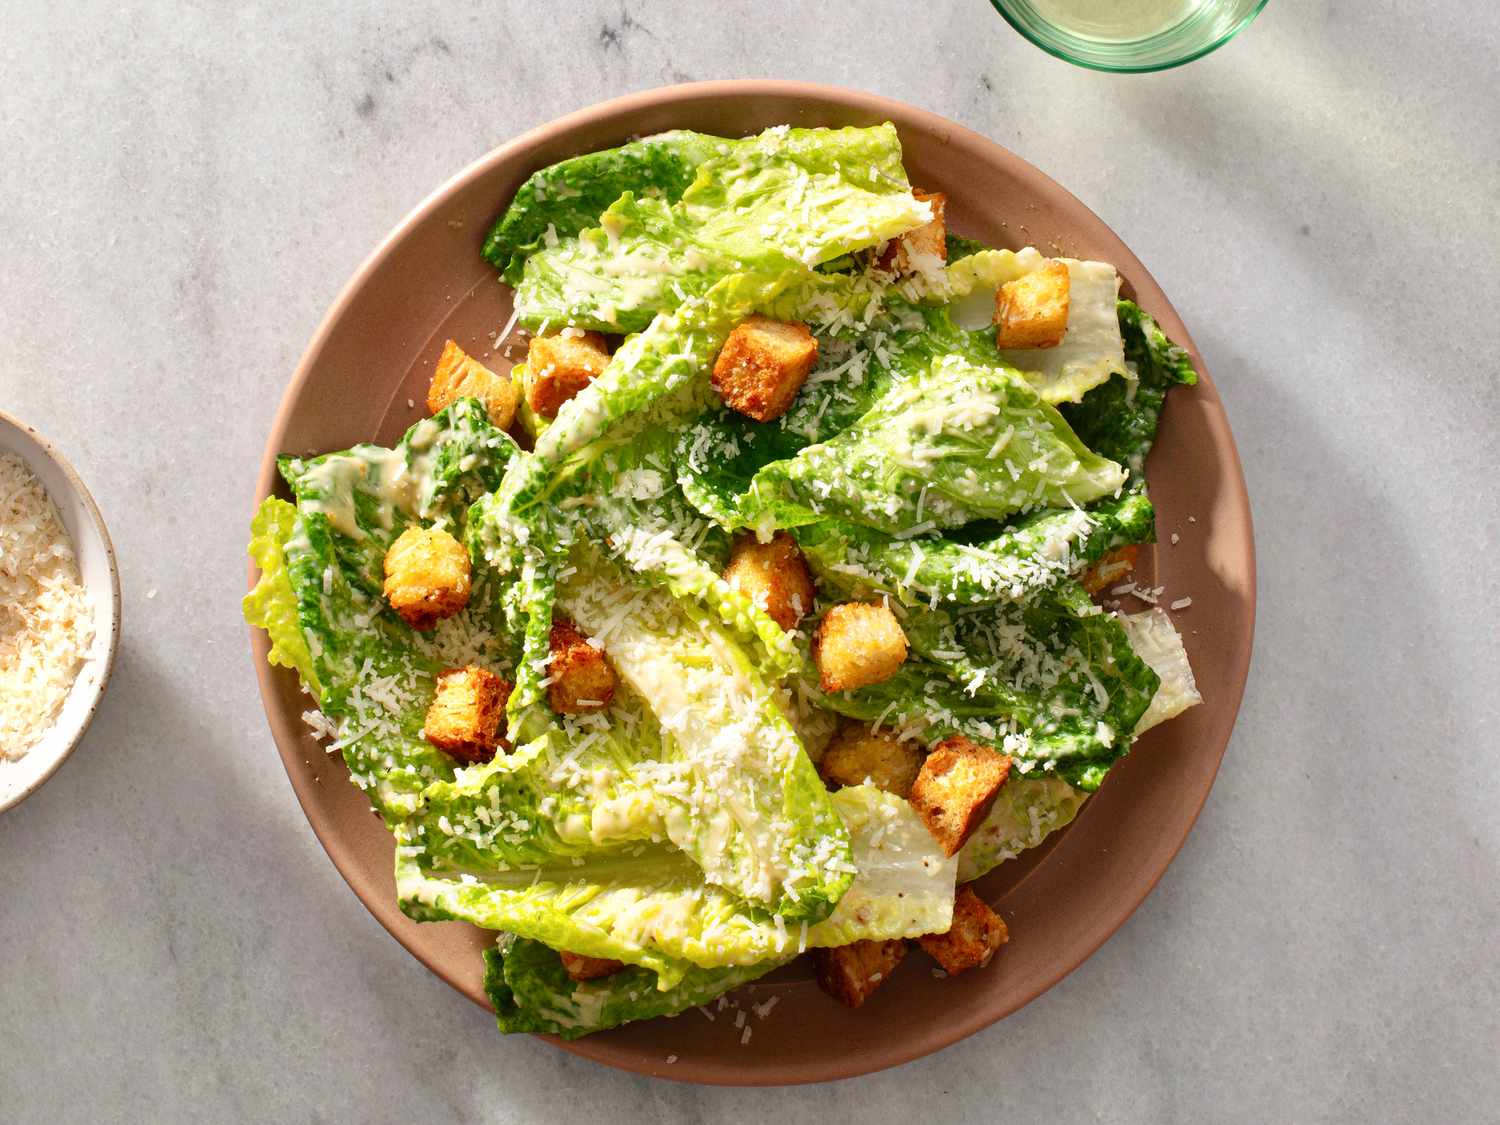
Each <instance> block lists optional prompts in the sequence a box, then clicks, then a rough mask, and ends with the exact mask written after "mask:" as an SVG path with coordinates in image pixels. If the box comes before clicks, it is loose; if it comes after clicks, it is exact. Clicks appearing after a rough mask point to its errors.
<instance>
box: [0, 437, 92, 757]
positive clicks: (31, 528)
mask: <svg viewBox="0 0 1500 1125" xmlns="http://www.w3.org/2000/svg"><path fill="white" fill-rule="evenodd" d="M93 639H94V624H93V617H92V614H91V612H90V607H89V601H88V595H87V593H86V592H85V591H84V588H83V583H82V581H81V580H80V579H79V576H78V564H77V562H76V561H75V560H74V557H73V544H72V542H71V541H70V540H69V539H68V533H67V531H66V530H65V529H64V527H63V525H62V520H61V518H60V517H59V516H58V514H57V509H56V508H55V507H54V506H53V504H52V501H51V499H50V498H49V497H48V496H47V492H46V490H45V489H44V488H43V487H42V483H41V481H39V480H37V478H36V476H35V475H34V474H33V473H32V472H31V470H30V469H28V468H27V467H26V464H25V462H23V461H22V460H21V459H20V458H19V457H17V456H15V455H14V454H5V455H3V456H0V759H15V758H19V757H21V756H22V755H23V754H25V753H26V751H27V750H28V749H29V748H30V747H31V746H32V745H33V744H34V743H35V742H36V741H37V739H38V738H40V737H41V735H42V733H43V732H44V731H45V730H46V729H47V728H48V727H49V726H51V725H52V722H53V720H54V719H56V717H57V713H58V711H60V710H61V709H62V704H63V700H65V699H66V698H67V695H68V689H69V688H71V687H72V686H73V681H74V679H76V678H77V676H78V671H79V669H80V668H81V667H82V666H83V662H84V658H85V657H86V656H87V654H88V648H89V645H90V644H91V643H92V642H93Z"/></svg>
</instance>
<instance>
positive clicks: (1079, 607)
mask: <svg viewBox="0 0 1500 1125" xmlns="http://www.w3.org/2000/svg"><path fill="white" fill-rule="evenodd" d="M905 617H906V619H905V622H904V627H905V629H906V634H907V638H908V640H909V642H910V644H911V648H912V651H913V653H914V655H913V656H911V657H909V658H908V659H907V661H906V663H905V664H903V665H902V666H901V668H900V670H899V671H897V673H896V674H895V675H894V676H892V677H891V678H890V679H889V680H886V681H885V682H884V683H881V684H875V685H873V686H870V687H865V688H861V689H859V690H858V691H853V692H842V693H826V694H824V695H823V696H822V698H823V701H824V703H825V705H826V706H828V707H830V708H832V709H833V710H836V711H838V712H840V713H842V714H845V715H848V716H850V717H852V718H857V719H863V720H865V721H867V722H876V723H880V724H884V725H889V726H892V727H896V728H899V729H901V730H902V731H903V733H909V734H913V735H920V736H921V737H923V738H924V739H926V740H928V741H935V740H936V739H938V738H941V737H943V736H945V735H948V734H953V733H958V734H964V735H967V736H968V737H969V738H972V739H974V740H975V741H977V742H981V743H984V744H985V745H989V746H993V747H995V748H996V749H998V750H1000V751H1001V752H1003V753H1005V754H1008V755H1010V756H1011V758H1012V759H1014V761H1015V764H1016V769H1017V771H1018V772H1019V774H1021V775H1022V776H1024V775H1026V774H1029V773H1031V772H1032V771H1033V770H1041V771H1042V772H1043V773H1055V775H1056V776H1058V777H1061V778H1063V779H1064V780H1066V781H1068V782H1069V783H1070V784H1072V785H1074V786H1076V787H1077V788H1080V789H1083V790H1086V791H1089V792H1092V791H1093V790H1095V789H1097V788H1098V787H1099V783H1100V782H1101V781H1103V779H1104V775H1105V774H1106V773H1107V772H1108V770H1109V767H1110V766H1111V765H1112V764H1113V763H1114V762H1115V761H1116V760H1117V759H1118V758H1119V757H1120V756H1121V755H1122V754H1124V753H1125V752H1126V751H1127V750H1128V749H1129V744H1130V739H1131V737H1132V732H1133V731H1134V730H1135V726H1136V723H1137V722H1138V721H1139V720H1140V717H1141V716H1142V715H1143V714H1144V713H1145V712H1146V709H1147V707H1148V706H1149V705H1150V702H1151V698H1152V695H1153V694H1154V693H1155V691H1156V688H1157V683H1158V681H1157V676H1156V674H1155V673H1154V672H1153V671H1152V670H1151V668H1150V666H1149V665H1147V664H1146V663H1145V662H1144V661H1143V660H1141V659H1140V657H1138V656H1137V655H1136V654H1135V652H1134V651H1133V650H1132V649H1131V647H1130V641H1129V639H1128V637H1127V636H1126V633H1125V631H1124V629H1123V628H1122V627H1121V625H1120V623H1119V622H1118V621H1117V620H1116V619H1115V618H1113V617H1111V616H1110V615H1108V614H1106V613H1104V612H1103V611H1101V610H1100V609H1099V608H1098V607H1097V606H1095V605H1094V604H1093V603H1092V602H1090V601H1089V599H1088V595H1087V594H1085V593H1084V592H1083V590H1082V589H1081V588H1080V587H1079V586H1078V585H1077V584H1076V583H1072V582H1066V583H1063V584H1060V585H1059V586H1057V587H1055V588H1054V589H1052V590H1050V591H1048V592H1047V593H1045V594H1041V595H1038V596H1036V597H1034V598H1032V599H1030V600H1028V601H1026V602H1021V603H1005V602H1000V603H996V604H994V605H982V606H974V607H951V608H945V609H929V608H924V607H907V608H906V609H905ZM806 690H816V689H815V688H812V687H811V686H808V687H807V689H806Z"/></svg>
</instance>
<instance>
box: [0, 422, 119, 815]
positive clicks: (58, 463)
mask: <svg viewBox="0 0 1500 1125" xmlns="http://www.w3.org/2000/svg"><path fill="white" fill-rule="evenodd" d="M0 429H11V430H15V431H16V432H18V433H20V434H22V435H24V436H25V437H26V438H28V439H29V440H30V441H32V442H33V443H35V444H36V446H37V448H38V449H40V450H41V451H42V455H43V456H45V457H46V458H47V460H49V461H50V462H52V464H53V465H54V466H55V467H56V468H57V469H58V471H59V472H61V473H62V475H63V479H64V480H65V481H67V483H68V487H69V489H71V490H72V493H73V495H74V496H75V497H76V498H77V499H79V500H81V501H82V502H83V510H84V512H85V513H86V514H87V515H88V519H89V523H90V524H91V525H92V526H93V529H94V531H95V532H96V533H97V534H98V536H99V542H100V544H101V545H102V546H103V547H104V558H105V561H106V563H107V564H108V566H107V570H108V571H109V616H110V622H109V632H110V636H109V646H108V648H106V649H105V651H104V655H103V659H102V666H101V668H100V672H99V678H98V680H97V682H96V683H95V684H94V685H93V686H92V687H91V688H89V691H90V692H92V698H90V699H89V702H88V710H87V711H86V712H85V713H84V716H83V718H82V720H81V721H80V722H79V723H78V728H77V730H75V731H74V732H73V735H72V737H70V738H69V739H68V741H67V744H66V745H65V746H64V747H63V749H62V751H61V752H60V753H58V754H57V755H56V756H55V757H54V758H53V760H52V761H51V762H50V763H49V764H48V765H47V767H46V769H45V770H44V771H43V772H42V773H41V774H39V775H38V776H36V777H34V778H33V779H32V780H31V781H29V782H28V783H27V784H26V786H25V787H24V788H22V789H20V790H18V791H17V792H16V793H14V794H12V795H11V796H9V797H0V813H3V812H6V811H7V810H9V809H13V808H15V807H16V806H17V805H19V804H20V803H21V802H22V801H24V800H26V798H27V797H29V796H31V795H32V794H33V793H35V792H36V791H37V790H38V789H40V788H41V787H42V786H43V785H45V784H46V783H47V782H48V781H49V780H51V779H52V777H53V776H54V775H55V774H56V773H57V771H58V770H59V769H61V768H62V764H63V763H64V762H66V761H67V760H68V759H69V758H71V757H72V756H73V751H74V750H76V749H78V744H79V743H80V742H82V741H83V736H84V735H86V734H87V733H88V731H89V728H90V727H91V726H93V723H94V716H95V715H96V714H98V712H99V704H100V702H102V701H103V699H104V693H105V691H106V689H107V688H108V687H109V681H110V677H111V676H113V675H114V668H115V654H116V653H117V652H118V650H119V647H120V565H119V559H118V558H117V557H116V555H115V545H114V541H113V540H112V539H111V538H110V535H109V528H108V527H107V526H106V525H105V523H104V516H103V514H102V513H101V512H100V511H99V505H98V503H97V502H96V501H95V500H94V494H93V493H92V492H90V491H89V489H88V486H87V485H86V484H84V483H83V477H82V476H80V475H79V473H78V470H77V469H75V468H74V467H73V463H72V462H71V461H69V460H68V459H67V457H66V456H64V455H63V453H62V451H61V450H60V449H59V448H58V447H57V444H56V443H55V442H53V441H51V440H50V439H49V438H47V437H46V436H45V435H44V434H42V432H41V431H40V430H38V429H37V428H36V427H35V426H33V425H31V423H29V422H26V421H23V420H22V419H20V418H18V417H16V416H15V415H14V414H11V413H9V412H8V411H5V410H0ZM23 460H24V458H23ZM32 471H33V472H35V470H34V469H33V470H32ZM52 503H53V504H54V505H56V504H57V500H56V499H55V498H53V500H52ZM75 550H76V546H75ZM77 683H78V681H77V679H75V680H74V683H73V685H72V686H70V687H69V688H68V693H69V695H71V694H72V693H73V691H74V690H75V688H76V685H77ZM30 753H31V752H30V751H28V755H29V754H30Z"/></svg>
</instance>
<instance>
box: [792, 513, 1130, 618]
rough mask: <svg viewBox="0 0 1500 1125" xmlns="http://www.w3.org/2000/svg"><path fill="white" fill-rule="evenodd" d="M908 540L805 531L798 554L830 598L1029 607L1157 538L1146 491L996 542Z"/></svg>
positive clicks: (997, 535)
mask: <svg viewBox="0 0 1500 1125" xmlns="http://www.w3.org/2000/svg"><path fill="white" fill-rule="evenodd" d="M970 531H971V529H968V528H966V529H965V532H966V537H965V538H964V539H958V538H950V537H946V536H920V537H916V538H906V539H900V538H897V537H895V536H893V535H888V534H886V533H885V532H881V531H876V530H874V529H873V528H868V527H862V526H861V525H859V524H855V523H849V522H846V521H844V520H835V519H826V520H821V521H819V522H818V523H815V524H807V525H804V526H802V527H799V528H796V529H795V530H794V532H793V534H794V535H796V537H797V543H798V546H800V547H801V548H802V553H803V555H804V556H806V558H807V561H808V563H809V565H810V566H811V567H812V568H813V571H814V573H815V574H816V575H817V577H818V581H819V583H820V585H822V586H823V587H824V588H825V589H826V590H829V591H837V592H838V593H839V594H840V595H841V596H843V597H847V598H869V597H871V596H874V595H881V594H888V595H890V596H893V597H895V598H897V599H898V600H900V601H902V602H904V603H906V604H927V605H929V606H932V607H933V608H936V607H937V606H938V605H940V604H957V605H981V604H984V603H987V602H996V601H1021V600H1024V599H1026V598H1029V597H1030V596H1032V595H1033V594H1035V593H1038V592H1040V591H1043V590H1047V589H1050V588H1051V587H1053V586H1055V585H1057V583H1059V582H1061V581H1063V580H1064V579H1066V578H1067V577H1068V576H1069V575H1071V574H1074V573H1076V572H1077V571H1078V570H1079V568H1080V567H1082V566H1085V565H1087V564H1088V563H1089V562H1092V561H1093V560H1094V559H1097V558H1098V557H1099V556H1100V555H1102V554H1104V553H1105V552H1106V551H1110V550H1113V549H1114V548H1116V547H1119V546H1122V545H1124V544H1127V543H1139V542H1143V541H1145V540H1147V539H1149V538H1151V537H1152V536H1153V535H1154V534H1155V513H1154V511H1153V509H1152V507H1151V501H1150V500H1149V499H1147V497H1146V494H1145V491H1144V490H1141V491H1128V490H1127V491H1126V492H1124V493H1123V494H1121V495H1120V496H1119V497H1106V498H1105V499H1103V500H1101V501H1099V502H1098V503H1096V504H1094V505H1091V506H1090V507H1088V508H1086V509H1081V508H1062V509H1057V508H1048V509H1044V510H1042V511H1039V512H1033V513H1031V514H1029V515H1025V516H1021V517H1019V518H1017V519H1015V520H1013V521H1012V522H1010V523H1007V524H1005V525H1003V526H1001V527H999V528H997V529H995V530H994V531H993V532H992V533H990V534H978V535H970V534H968V533H969V532H970Z"/></svg>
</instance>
